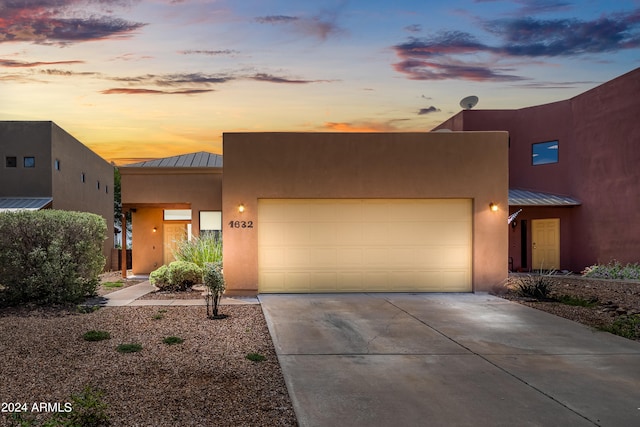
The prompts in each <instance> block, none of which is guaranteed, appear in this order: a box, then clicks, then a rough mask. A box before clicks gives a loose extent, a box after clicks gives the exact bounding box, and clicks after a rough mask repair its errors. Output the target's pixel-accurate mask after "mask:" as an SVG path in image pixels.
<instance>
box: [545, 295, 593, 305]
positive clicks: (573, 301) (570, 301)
mask: <svg viewBox="0 0 640 427" xmlns="http://www.w3.org/2000/svg"><path fill="white" fill-rule="evenodd" d="M555 300H556V301H558V302H559V303H562V304H564V305H572V306H574V307H595V306H597V305H598V299H597V298H591V299H584V298H581V297H576V296H573V295H558V296H557V297H555Z"/></svg>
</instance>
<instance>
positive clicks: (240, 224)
mask: <svg viewBox="0 0 640 427" xmlns="http://www.w3.org/2000/svg"><path fill="white" fill-rule="evenodd" d="M229 228H253V221H229Z"/></svg>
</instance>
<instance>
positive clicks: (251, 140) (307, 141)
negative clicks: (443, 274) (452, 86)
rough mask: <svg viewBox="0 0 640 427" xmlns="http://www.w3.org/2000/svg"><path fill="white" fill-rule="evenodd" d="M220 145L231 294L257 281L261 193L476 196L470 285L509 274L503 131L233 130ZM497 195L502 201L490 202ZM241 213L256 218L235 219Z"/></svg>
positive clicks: (251, 290) (478, 286)
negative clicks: (242, 224)
mask: <svg viewBox="0 0 640 427" xmlns="http://www.w3.org/2000/svg"><path fill="white" fill-rule="evenodd" d="M223 147H224V162H225V164H224V177H223V192H222V216H223V228H224V231H223V241H224V273H225V279H226V281H227V293H228V294H230V295H234V294H237V295H240V294H245V295H246V294H249V295H250V294H256V293H257V290H258V242H257V231H258V228H259V227H260V224H259V222H258V218H257V207H258V199H260V198H470V199H473V267H472V269H473V279H472V281H473V289H474V291H489V290H492V289H493V288H494V287H496V286H501V285H502V284H503V283H504V281H505V279H506V277H507V262H508V261H507V255H506V254H507V249H508V248H507V237H508V236H507V232H508V227H507V224H506V218H507V213H508V206H507V204H508V201H507V199H508V163H507V162H508V134H507V133H506V132H464V133H462V132H451V133H377V134H370V133H367V134H353V133H226V134H224V138H223ZM491 202H493V203H497V204H498V205H499V206H500V207H501V209H500V210H499V211H498V212H491V211H490V210H489V204H490V203H491ZM240 204H243V205H244V206H245V208H246V210H245V212H243V213H239V212H238V206H239V205H240ZM234 220H245V221H253V223H254V224H255V227H254V228H251V229H249V228H246V229H242V228H229V227H228V226H227V224H228V223H229V221H234Z"/></svg>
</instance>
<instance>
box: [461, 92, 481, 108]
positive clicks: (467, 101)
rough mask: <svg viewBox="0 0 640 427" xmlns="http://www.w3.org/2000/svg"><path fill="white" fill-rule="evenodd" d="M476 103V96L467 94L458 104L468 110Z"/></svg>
mask: <svg viewBox="0 0 640 427" xmlns="http://www.w3.org/2000/svg"><path fill="white" fill-rule="evenodd" d="M477 103H478V97H477V96H475V95H471V96H467V97H466V98H463V99H462V101H460V106H461V107H462V108H464V109H465V110H470V109H472V108H473V107H475V106H476V104H477Z"/></svg>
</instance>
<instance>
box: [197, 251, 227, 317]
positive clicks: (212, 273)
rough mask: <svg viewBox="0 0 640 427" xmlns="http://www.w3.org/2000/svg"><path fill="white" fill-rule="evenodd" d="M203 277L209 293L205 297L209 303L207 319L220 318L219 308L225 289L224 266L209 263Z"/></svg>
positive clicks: (217, 263)
mask: <svg viewBox="0 0 640 427" xmlns="http://www.w3.org/2000/svg"><path fill="white" fill-rule="evenodd" d="M202 276H203V281H204V285H205V286H206V287H207V291H208V292H207V294H206V297H205V299H206V301H207V317H209V318H219V317H221V315H220V314H219V313H218V307H219V306H220V300H221V299H222V294H224V289H225V283H224V276H223V275H222V264H221V263H219V262H212V263H207V264H206V265H205V267H204V271H203V274H202Z"/></svg>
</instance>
